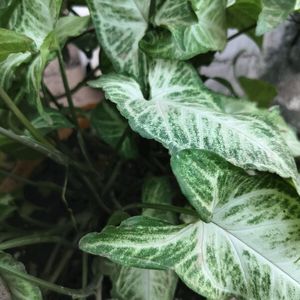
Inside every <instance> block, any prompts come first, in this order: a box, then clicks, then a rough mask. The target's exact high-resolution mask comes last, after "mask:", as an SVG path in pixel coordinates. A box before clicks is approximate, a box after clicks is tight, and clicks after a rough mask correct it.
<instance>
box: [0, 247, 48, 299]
mask: <svg viewBox="0 0 300 300" xmlns="http://www.w3.org/2000/svg"><path fill="white" fill-rule="evenodd" d="M0 267H1V269H0V277H1V278H2V279H3V281H4V282H5V284H6V285H7V287H8V289H9V292H10V293H11V296H12V299H13V300H29V299H30V300H42V294H41V291H40V289H39V288H38V287H37V286H35V285H33V284H32V283H30V282H28V281H26V280H24V279H21V278H19V277H18V276H16V275H12V274H10V273H9V272H7V271H5V270H13V271H14V272H17V273H26V270H25V267H24V265H23V264H22V263H20V262H18V261H16V260H15V259H14V258H13V257H12V256H11V255H10V254H6V253H4V252H0Z"/></svg>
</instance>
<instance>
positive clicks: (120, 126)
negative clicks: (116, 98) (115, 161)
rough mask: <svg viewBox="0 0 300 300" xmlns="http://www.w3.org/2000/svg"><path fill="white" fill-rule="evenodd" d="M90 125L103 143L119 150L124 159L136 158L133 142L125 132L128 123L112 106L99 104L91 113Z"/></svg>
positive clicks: (104, 103)
mask: <svg viewBox="0 0 300 300" xmlns="http://www.w3.org/2000/svg"><path fill="white" fill-rule="evenodd" d="M91 124H92V127H93V128H94V129H95V131H96V133H97V135H98V136H99V137H100V138H101V139H102V140H103V141H105V142H106V143H108V144H109V145H111V146H112V147H113V148H115V149H117V148H119V149H118V150H119V153H120V154H121V155H122V156H123V157H124V158H127V159H132V158H135V157H136V156H137V146H136V143H135V140H134V138H133V136H132V135H130V133H129V132H128V130H127V128H128V123H127V121H126V120H125V119H124V118H123V117H122V116H121V115H120V113H119V112H118V110H117V109H116V108H115V107H113V106H112V104H109V103H106V102H102V103H100V104H99V105H98V106H97V107H96V109H94V110H93V112H92V117H91ZM124 135H126V136H124ZM122 139H123V142H122ZM120 142H122V144H121V145H120V144H119V143H120Z"/></svg>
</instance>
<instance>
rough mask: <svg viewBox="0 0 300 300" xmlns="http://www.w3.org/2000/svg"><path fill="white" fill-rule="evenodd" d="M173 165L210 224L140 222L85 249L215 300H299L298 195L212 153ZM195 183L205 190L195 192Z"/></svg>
mask: <svg viewBox="0 0 300 300" xmlns="http://www.w3.org/2000/svg"><path fill="white" fill-rule="evenodd" d="M174 164H178V165H177V166H176V167H175V168H176V172H177V174H179V172H180V176H181V175H183V176H184V178H185V179H186V180H187V181H185V182H184V183H183V181H181V186H182V187H183V186H184V188H183V191H184V192H185V193H186V194H187V196H188V197H189V198H190V202H191V203H192V204H193V205H195V207H196V208H197V210H198V211H199V212H200V213H201V215H205V213H204V212H203V211H202V208H204V207H208V210H210V209H211V208H212V210H213V215H212V217H211V223H205V222H203V221H196V222H194V223H191V224H186V225H179V226H174V225H169V224H167V223H164V222H162V221H158V220H156V219H151V218H145V217H135V218H131V219H128V220H126V221H125V222H123V223H122V224H121V226H119V227H117V228H116V227H114V226H108V227H106V228H105V229H104V230H103V231H102V232H101V233H90V234H88V235H86V236H85V237H83V238H82V239H81V241H80V248H81V249H82V250H84V251H87V252H89V253H92V254H96V255H102V256H105V257H107V258H109V259H111V260H113V261H116V262H118V263H122V264H124V265H128V266H135V267H147V268H156V269H172V270H175V272H176V273H177V274H178V276H179V277H180V278H181V279H182V280H183V281H184V282H185V283H186V284H187V285H188V286H189V287H190V288H192V289H193V290H195V291H196V292H198V293H200V294H202V295H204V296H205V297H208V298H209V299H228V298H229V297H232V296H236V297H237V298H238V299H253V300H261V299H299V298H300V282H299V278H300V265H299V262H298V258H299V247H300V234H299V232H300V219H299V218H300V203H299V197H298V195H297V194H296V193H295V192H294V191H293V189H292V188H291V187H290V186H289V185H288V184H286V183H285V182H283V181H281V180H280V179H279V178H278V177H277V176H276V175H271V174H261V175H260V176H250V175H248V174H247V173H246V172H244V171H243V170H241V169H239V168H237V167H234V166H232V165H231V164H229V163H228V162H226V161H225V160H223V159H222V158H220V157H219V156H217V155H215V154H213V153H211V152H208V151H203V150H184V151H183V152H181V153H179V154H178V155H176V156H175V158H173V167H174ZM181 164H182V165H181ZM192 170H198V171H199V172H200V173H199V174H197V172H196V171H195V172H193V171H192ZM203 170H205V171H203ZM200 174H201V175H203V176H205V177H204V178H202V177H201V175H200ZM189 175H190V176H194V175H195V176H197V178H198V179H199V180H200V182H195V181H194V183H193V184H196V185H192V186H190V184H192V180H190V179H188V178H187V177H188V176H189ZM187 190H189V191H191V190H193V192H195V194H193V193H190V192H187ZM196 198H197V200H196ZM208 199H210V203H211V205H208V204H209V201H207V200H208ZM200 207H202V208H200ZM204 211H205V210H204Z"/></svg>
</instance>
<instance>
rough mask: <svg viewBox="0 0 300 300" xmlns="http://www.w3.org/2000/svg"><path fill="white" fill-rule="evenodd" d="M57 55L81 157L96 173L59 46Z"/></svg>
mask: <svg viewBox="0 0 300 300" xmlns="http://www.w3.org/2000/svg"><path fill="white" fill-rule="evenodd" d="M57 57H58V62H59V68H60V73H61V78H62V81H63V84H64V88H65V92H66V97H67V101H68V105H69V108H70V112H71V116H72V119H73V122H74V124H75V126H76V127H77V130H78V134H77V139H78V143H79V147H80V150H81V152H82V154H83V157H84V159H85V160H86V162H87V164H88V166H89V167H90V169H91V170H94V171H95V173H96V174H97V175H98V172H97V170H95V168H94V166H93V164H92V162H91V160H90V158H89V155H88V153H87V150H86V146H85V142H84V138H83V134H82V130H81V128H80V126H79V123H78V119H77V116H76V112H75V107H74V103H73V99H72V93H71V89H70V86H69V82H68V78H67V74H66V70H65V65H64V60H63V56H62V53H61V50H60V48H59V47H58V49H57Z"/></svg>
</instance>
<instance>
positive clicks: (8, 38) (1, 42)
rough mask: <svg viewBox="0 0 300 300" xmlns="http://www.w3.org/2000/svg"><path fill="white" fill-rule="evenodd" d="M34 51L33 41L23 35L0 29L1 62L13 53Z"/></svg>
mask: <svg viewBox="0 0 300 300" xmlns="http://www.w3.org/2000/svg"><path fill="white" fill-rule="evenodd" d="M31 50H33V41H32V40H31V39H29V38H28V37H26V36H25V35H23V34H19V33H16V32H14V31H12V30H7V29H3V28H0V62H1V61H3V60H4V59H6V58H7V57H8V56H9V55H10V54H12V53H18V52H27V51H31Z"/></svg>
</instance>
